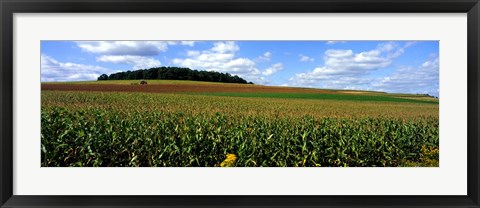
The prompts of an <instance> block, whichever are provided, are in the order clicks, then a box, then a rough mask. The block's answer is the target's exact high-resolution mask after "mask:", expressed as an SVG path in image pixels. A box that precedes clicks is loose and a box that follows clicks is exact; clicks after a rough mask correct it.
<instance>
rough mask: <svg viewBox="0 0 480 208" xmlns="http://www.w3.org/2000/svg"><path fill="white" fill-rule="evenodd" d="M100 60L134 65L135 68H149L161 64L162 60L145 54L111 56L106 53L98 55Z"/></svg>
mask: <svg viewBox="0 0 480 208" xmlns="http://www.w3.org/2000/svg"><path fill="white" fill-rule="evenodd" d="M97 61H99V62H107V63H113V64H128V65H132V66H133V69H148V68H153V67H159V66H161V63H160V61H158V60H157V59H154V58H149V57H144V56H130V55H125V56H110V55H104V56H100V57H97Z"/></svg>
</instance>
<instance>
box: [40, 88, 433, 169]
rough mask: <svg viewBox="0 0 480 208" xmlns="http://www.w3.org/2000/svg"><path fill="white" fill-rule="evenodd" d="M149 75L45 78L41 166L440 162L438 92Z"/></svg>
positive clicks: (267, 165) (392, 163)
mask: <svg viewBox="0 0 480 208" xmlns="http://www.w3.org/2000/svg"><path fill="white" fill-rule="evenodd" d="M147 81H148V85H133V84H132V83H136V82H138V81H132V80H124V81H93V82H75V83H42V101H41V102H42V112H41V119H42V120H41V125H42V128H41V129H42V132H41V135H42V145H41V148H42V151H41V152H42V166H43V167H57V166H61V167H65V166H87V167H92V166H114V167H125V166H144V167H153V166H155V167H217V166H236V167H258V166H263V167H344V166H353V167H374V166H375V167H377V166H378V167H396V166H434V167H438V165H439V160H438V158H439V118H438V111H439V109H438V106H439V104H438V103H439V102H438V99H435V98H431V97H426V96H421V95H408V94H388V93H382V92H371V91H351V90H349V91H343V90H326V89H309V88H289V87H268V86H259V85H246V84H221V83H207V82H195V81H169V80H147Z"/></svg>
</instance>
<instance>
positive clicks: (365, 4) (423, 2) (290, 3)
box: [0, 0, 480, 208]
mask: <svg viewBox="0 0 480 208" xmlns="http://www.w3.org/2000/svg"><path fill="white" fill-rule="evenodd" d="M0 11H1V21H2V22H1V31H2V32H1V33H0V35H1V36H0V39H1V42H0V44H1V45H0V47H1V51H0V63H1V69H0V79H1V81H0V88H1V89H0V100H1V108H0V109H1V110H0V117H1V122H2V124H1V126H0V141H1V142H0V174H1V175H0V204H1V207H237V208H240V207H480V202H479V200H480V194H479V193H480V192H479V184H480V180H479V177H480V174H479V164H480V160H479V150H480V146H479V142H478V140H479V138H480V137H479V136H480V135H479V133H480V128H479V123H478V119H479V105H478V104H479V103H478V102H479V99H480V97H479V93H480V91H479V89H480V88H479V87H480V85H479V80H480V76H479V75H480V74H479V69H480V68H479V60H480V53H479V48H480V47H479V35H480V34H479V32H480V29H479V20H480V16H479V13H480V5H479V1H478V0H407V1H402V0H383V1H378V0H336V1H331V0H255V1H253V0H137V1H136V0H83V1H81V0H71V1H67V0H0ZM124 12H126V13H157V12H160V13H187V12H194V13H200V12H213V13H218V12H221V13H258V12H262V13H263V12H264V13H280V12H282V13H283V12H287V13H312V12H313V13H318V12H320V13H323V12H328V13H344V12H345V13H467V18H468V21H467V25H468V31H467V32H468V40H467V41H468V65H467V66H468V92H467V93H468V109H467V110H468V149H467V151H468V170H467V172H468V178H467V181H468V188H467V189H468V194H467V195H466V196H413V195H410V196H371V195H365V196H326V195H322V196H253V195H252V196H25V195H13V194H12V193H13V179H14V175H13V146H12V144H13V139H14V135H13V120H14V119H15V118H14V117H13V113H12V111H13V108H14V107H15V105H14V103H13V91H14V89H13V40H14V38H15V37H13V14H14V13H124ZM412 188H414V187H412Z"/></svg>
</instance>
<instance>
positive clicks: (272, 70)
mask: <svg viewBox="0 0 480 208" xmlns="http://www.w3.org/2000/svg"><path fill="white" fill-rule="evenodd" d="M282 69H283V64H282V63H276V64H274V65H272V66H271V67H269V68H267V69H265V71H263V72H262V74H263V75H265V76H270V75H272V74H275V73H277V72H278V71H280V70H282Z"/></svg>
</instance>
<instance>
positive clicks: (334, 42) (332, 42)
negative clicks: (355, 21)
mask: <svg viewBox="0 0 480 208" xmlns="http://www.w3.org/2000/svg"><path fill="white" fill-rule="evenodd" d="M346 42H347V41H333V40H331V41H327V45H333V44H336V43H346Z"/></svg>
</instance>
